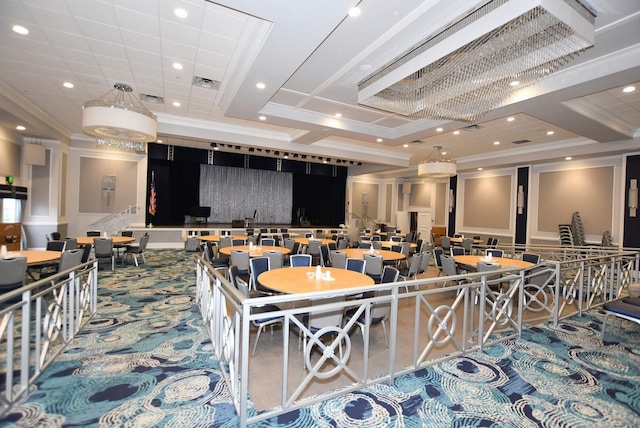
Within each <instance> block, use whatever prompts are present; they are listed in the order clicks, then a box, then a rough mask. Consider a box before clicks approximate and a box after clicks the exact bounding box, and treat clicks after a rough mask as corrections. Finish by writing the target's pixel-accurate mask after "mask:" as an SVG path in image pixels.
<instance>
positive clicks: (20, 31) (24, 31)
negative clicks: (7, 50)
mask: <svg viewBox="0 0 640 428" xmlns="http://www.w3.org/2000/svg"><path fill="white" fill-rule="evenodd" d="M11 29H12V30H13V31H15V32H16V33H18V34H22V35H23V36H26V35H27V34H29V30H28V29H27V28H26V27H23V26H22V25H14V26H13V27H12V28H11Z"/></svg>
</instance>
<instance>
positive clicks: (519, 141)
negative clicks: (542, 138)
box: [512, 140, 531, 144]
mask: <svg viewBox="0 0 640 428" xmlns="http://www.w3.org/2000/svg"><path fill="white" fill-rule="evenodd" d="M530 142H531V140H517V141H512V143H513V144H526V143H530Z"/></svg>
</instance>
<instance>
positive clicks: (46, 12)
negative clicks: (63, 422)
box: [25, 2, 78, 33]
mask: <svg viewBox="0 0 640 428" xmlns="http://www.w3.org/2000/svg"><path fill="white" fill-rule="evenodd" d="M44 4H46V2H44V3H43V5H44ZM25 9H26V10H27V12H28V13H29V15H31V17H32V18H33V20H34V21H35V22H36V23H37V24H38V25H39V26H40V27H42V28H52V29H54V30H59V31H68V32H71V33H74V32H77V31H78V25H77V24H76V20H75V19H74V18H73V16H71V15H70V14H68V13H60V12H58V11H57V10H52V9H47V8H42V7H35V6H33V5H26V4H25Z"/></svg>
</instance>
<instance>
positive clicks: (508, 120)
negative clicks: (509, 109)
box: [507, 116, 516, 122]
mask: <svg viewBox="0 0 640 428" xmlns="http://www.w3.org/2000/svg"><path fill="white" fill-rule="evenodd" d="M514 120H516V118H515V117H513V116H512V117H508V118H507V122H513V121H514Z"/></svg>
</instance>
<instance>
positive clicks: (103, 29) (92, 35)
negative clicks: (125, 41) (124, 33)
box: [78, 19, 122, 43]
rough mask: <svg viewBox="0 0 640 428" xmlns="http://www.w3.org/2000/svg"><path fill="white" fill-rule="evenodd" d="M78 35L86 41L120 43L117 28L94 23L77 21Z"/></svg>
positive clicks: (83, 20) (120, 39)
mask: <svg viewBox="0 0 640 428" xmlns="http://www.w3.org/2000/svg"><path fill="white" fill-rule="evenodd" d="M78 27H79V28H80V33H81V34H82V35H83V36H84V37H85V38H87V39H94V40H100V41H102V42H107V43H122V37H121V36H120V31H119V29H118V27H115V26H113V25H105V24H99V23H96V22H94V21H87V20H85V19H78Z"/></svg>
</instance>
